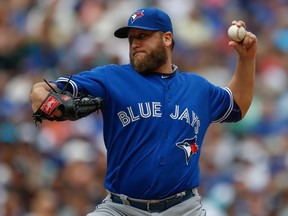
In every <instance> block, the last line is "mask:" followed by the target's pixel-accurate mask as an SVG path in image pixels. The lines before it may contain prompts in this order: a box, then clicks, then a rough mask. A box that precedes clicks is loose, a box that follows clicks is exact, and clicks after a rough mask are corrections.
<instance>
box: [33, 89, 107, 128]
mask: <svg viewBox="0 0 288 216" xmlns="http://www.w3.org/2000/svg"><path fill="white" fill-rule="evenodd" d="M47 84H48V83H47ZM48 85H49V84H48ZM102 104H103V99H102V98H100V97H92V96H80V97H73V95H72V94H71V93H70V92H68V91H63V90H62V91H61V90H59V89H54V88H52V90H51V91H50V92H49V94H48V96H47V97H46V99H45V100H44V101H43V103H42V104H41V106H40V107H39V108H38V110H37V111H36V112H35V113H33V115H32V118H33V120H34V122H35V124H36V125H37V123H38V122H40V123H42V121H43V120H49V121H54V120H55V121H65V120H70V121H75V120H78V119H80V118H83V117H86V116H88V115H90V114H92V113H93V112H95V111H98V110H99V109H100V108H101V107H102ZM56 109H58V110H60V111H61V113H62V115H61V117H57V116H54V115H53V116H51V115H52V114H53V112H54V111H55V110H56Z"/></svg>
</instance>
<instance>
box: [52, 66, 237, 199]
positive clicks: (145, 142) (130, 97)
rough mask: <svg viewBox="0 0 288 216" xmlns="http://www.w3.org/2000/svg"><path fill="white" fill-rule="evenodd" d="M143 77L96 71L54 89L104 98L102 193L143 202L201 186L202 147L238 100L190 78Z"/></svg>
mask: <svg viewBox="0 0 288 216" xmlns="http://www.w3.org/2000/svg"><path fill="white" fill-rule="evenodd" d="M173 67H174V73H173V74H172V75H163V74H158V73H149V74H139V73H138V72H136V71H135V70H134V69H133V68H132V66H131V65H130V64H127V65H120V66H119V65H107V66H101V67H96V68H94V69H92V70H91V71H85V72H82V73H80V74H77V75H73V76H72V78H71V79H70V80H69V77H60V78H59V79H58V80H57V81H56V83H57V85H58V87H59V88H63V86H65V85H66V83H67V82H68V81H69V83H70V85H69V88H68V89H69V91H71V93H73V94H74V95H77V94H78V93H80V92H81V93H84V94H89V95H92V96H95V97H96V96H97V97H102V98H104V99H105V103H104V106H103V108H102V110H101V111H102V115H103V122H104V128H103V133H104V141H105V145H106V148H107V173H106V179H105V183H104V184H105V187H106V188H107V189H108V190H109V191H111V192H114V193H118V194H125V195H127V196H129V197H133V198H138V199H161V198H165V197H168V196H170V195H173V194H176V193H179V192H181V191H184V190H187V189H192V188H195V187H197V186H198V185H199V158H200V153H201V148H202V142H203V138H204V135H205V133H206V130H207V128H208V126H209V125H210V124H211V123H212V122H223V121H225V119H226V118H227V116H229V114H230V113H231V111H232V109H233V96H232V93H231V91H230V90H229V89H228V88H221V87H218V86H215V85H213V84H211V83H210V82H208V81H207V80H206V79H204V78H203V77H201V76H199V75H196V74H194V73H191V72H180V71H179V70H178V69H177V67H176V66H173Z"/></svg>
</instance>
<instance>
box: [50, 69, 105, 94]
mask: <svg viewBox="0 0 288 216" xmlns="http://www.w3.org/2000/svg"><path fill="white" fill-rule="evenodd" d="M108 70H109V67H108V66H103V67H96V68H93V69H92V70H90V71H83V72H81V73H79V74H76V75H73V76H70V77H69V76H63V77H59V78H58V79H57V80H56V82H54V83H55V84H56V85H57V87H58V88H60V89H63V88H65V90H67V91H69V92H71V93H72V94H73V96H77V95H79V94H84V95H91V96H94V97H102V98H107V95H108V93H107V71H108Z"/></svg>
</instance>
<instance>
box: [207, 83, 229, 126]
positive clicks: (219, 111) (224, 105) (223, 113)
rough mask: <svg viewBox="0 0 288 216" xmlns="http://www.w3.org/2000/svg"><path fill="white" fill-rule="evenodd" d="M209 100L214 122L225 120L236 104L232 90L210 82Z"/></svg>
mask: <svg viewBox="0 0 288 216" xmlns="http://www.w3.org/2000/svg"><path fill="white" fill-rule="evenodd" d="M209 100H210V103H209V104H210V107H209V109H210V110H209V112H210V113H211V116H210V117H211V120H212V123H217V122H225V120H226V119H228V117H229V116H230V114H231V112H232V110H233V106H234V100H233V94H232V92H231V90H230V89H229V88H227V87H225V88H222V87H219V86H215V85H213V84H210V92H209Z"/></svg>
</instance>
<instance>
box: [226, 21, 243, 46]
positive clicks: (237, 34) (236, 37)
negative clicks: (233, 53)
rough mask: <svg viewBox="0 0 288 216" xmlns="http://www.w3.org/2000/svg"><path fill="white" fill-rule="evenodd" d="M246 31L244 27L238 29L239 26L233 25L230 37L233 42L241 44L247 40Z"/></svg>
mask: <svg viewBox="0 0 288 216" xmlns="http://www.w3.org/2000/svg"><path fill="white" fill-rule="evenodd" d="M245 35H246V30H245V28H244V27H243V26H240V27H238V26H237V25H232V26H230V28H229V29H228V36H229V37H230V39H231V40H233V41H236V42H240V41H242V40H243V39H244V38H245Z"/></svg>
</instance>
